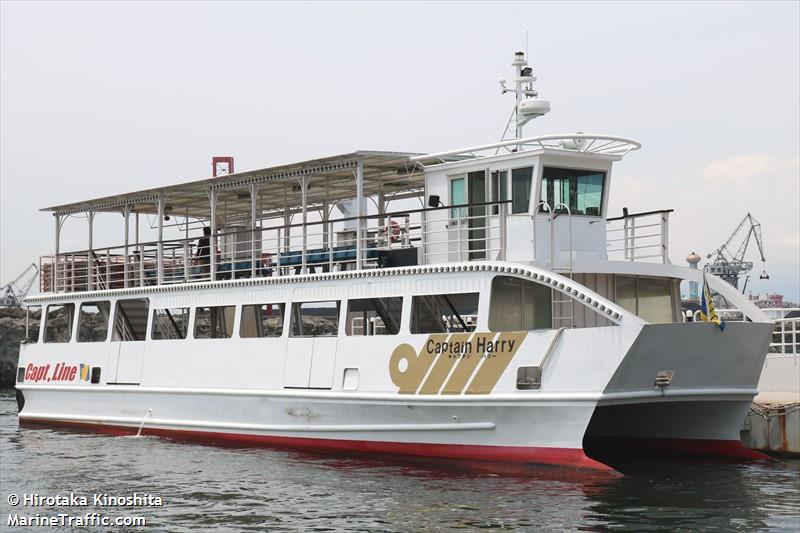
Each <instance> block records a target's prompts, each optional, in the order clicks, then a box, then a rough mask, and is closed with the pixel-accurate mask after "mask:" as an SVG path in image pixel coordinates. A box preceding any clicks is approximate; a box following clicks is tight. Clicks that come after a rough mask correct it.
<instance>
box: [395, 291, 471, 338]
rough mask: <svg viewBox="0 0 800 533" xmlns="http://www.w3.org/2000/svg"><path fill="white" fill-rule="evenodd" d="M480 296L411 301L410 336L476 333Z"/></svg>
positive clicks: (445, 295)
mask: <svg viewBox="0 0 800 533" xmlns="http://www.w3.org/2000/svg"><path fill="white" fill-rule="evenodd" d="M477 323H478V293H477V292H470V293H460V294H431V295H425V296H414V298H413V299H412V301H411V333H456V332H464V331H475V327H476V325H477Z"/></svg>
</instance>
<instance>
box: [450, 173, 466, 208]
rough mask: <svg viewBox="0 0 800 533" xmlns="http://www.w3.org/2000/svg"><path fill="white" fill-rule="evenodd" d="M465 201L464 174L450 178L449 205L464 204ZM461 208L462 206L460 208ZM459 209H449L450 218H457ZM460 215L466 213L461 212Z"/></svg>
mask: <svg viewBox="0 0 800 533" xmlns="http://www.w3.org/2000/svg"><path fill="white" fill-rule="evenodd" d="M466 203H467V179H466V178H465V177H464V175H463V174H462V175H460V176H454V177H451V178H450V205H464V204H466ZM461 209H463V208H461ZM461 209H455V208H454V209H451V210H450V218H458V216H459V211H460V210H461ZM461 215H462V216H463V215H466V213H464V212H462V213H461Z"/></svg>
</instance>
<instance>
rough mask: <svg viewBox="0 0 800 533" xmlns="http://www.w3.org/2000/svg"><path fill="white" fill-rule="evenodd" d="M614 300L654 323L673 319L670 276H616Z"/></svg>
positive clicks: (663, 322)
mask: <svg viewBox="0 0 800 533" xmlns="http://www.w3.org/2000/svg"><path fill="white" fill-rule="evenodd" d="M615 283H616V294H615V299H614V301H615V302H616V303H617V304H618V305H619V306H621V307H623V308H624V309H627V310H628V311H630V312H631V313H633V314H635V315H637V316H639V317H641V318H643V319H644V320H647V321H648V322H652V323H654V324H666V323H670V322H672V321H673V309H672V301H673V300H672V281H671V280H670V279H668V278H644V277H638V276H616V281H615Z"/></svg>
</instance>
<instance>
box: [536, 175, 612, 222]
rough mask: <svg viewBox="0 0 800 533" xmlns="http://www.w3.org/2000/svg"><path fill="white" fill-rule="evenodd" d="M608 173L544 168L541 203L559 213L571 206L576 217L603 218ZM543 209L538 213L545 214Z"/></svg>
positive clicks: (542, 207) (564, 211)
mask: <svg viewBox="0 0 800 533" xmlns="http://www.w3.org/2000/svg"><path fill="white" fill-rule="evenodd" d="M605 177H606V175H605V173H604V172H598V171H596V170H576V169H569V168H554V167H545V168H544V170H543V173H542V189H541V200H542V201H543V202H547V204H548V205H549V206H550V207H551V208H553V209H554V210H555V211H556V212H557V213H559V212H563V213H566V212H567V211H566V209H564V207H556V206H558V205H559V204H564V205H567V206H569V212H570V213H571V214H573V215H586V216H595V217H599V216H600V210H601V209H602V208H603V188H604V185H605ZM546 211H547V210H546V209H545V208H544V206H541V207H540V208H539V212H546Z"/></svg>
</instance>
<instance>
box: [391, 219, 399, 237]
mask: <svg viewBox="0 0 800 533" xmlns="http://www.w3.org/2000/svg"><path fill="white" fill-rule="evenodd" d="M389 228H390V229H389V234H390V236H391V239H392V242H399V241H400V224H398V223H397V221H396V220H391V221H390V222H389Z"/></svg>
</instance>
